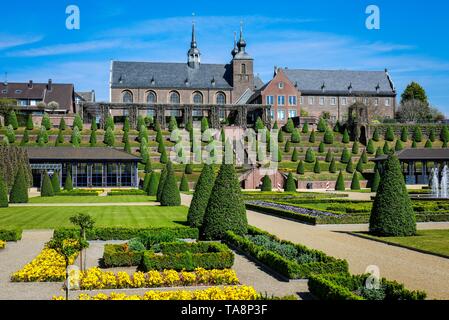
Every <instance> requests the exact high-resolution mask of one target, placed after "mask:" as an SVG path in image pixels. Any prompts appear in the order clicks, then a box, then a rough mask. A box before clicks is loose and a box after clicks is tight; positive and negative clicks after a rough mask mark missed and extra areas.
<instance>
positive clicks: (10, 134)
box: [5, 125, 16, 144]
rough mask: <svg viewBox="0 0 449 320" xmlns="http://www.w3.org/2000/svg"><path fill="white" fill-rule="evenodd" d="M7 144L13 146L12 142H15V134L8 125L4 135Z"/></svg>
mask: <svg viewBox="0 0 449 320" xmlns="http://www.w3.org/2000/svg"><path fill="white" fill-rule="evenodd" d="M5 136H6V138H7V140H8V143H10V144H13V143H14V142H16V133H15V132H14V128H13V126H12V125H8V127H6V134H5Z"/></svg>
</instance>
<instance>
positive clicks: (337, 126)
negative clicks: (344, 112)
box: [334, 120, 340, 132]
mask: <svg viewBox="0 0 449 320" xmlns="http://www.w3.org/2000/svg"><path fill="white" fill-rule="evenodd" d="M334 132H340V121H338V120H337V122H336V123H335V126H334Z"/></svg>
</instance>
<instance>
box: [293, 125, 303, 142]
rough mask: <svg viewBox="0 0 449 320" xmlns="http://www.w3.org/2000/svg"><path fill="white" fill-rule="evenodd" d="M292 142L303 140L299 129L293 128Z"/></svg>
mask: <svg viewBox="0 0 449 320" xmlns="http://www.w3.org/2000/svg"><path fill="white" fill-rule="evenodd" d="M291 140H292V143H299V142H301V135H300V134H299V130H298V129H296V128H295V129H293V131H292V136H291Z"/></svg>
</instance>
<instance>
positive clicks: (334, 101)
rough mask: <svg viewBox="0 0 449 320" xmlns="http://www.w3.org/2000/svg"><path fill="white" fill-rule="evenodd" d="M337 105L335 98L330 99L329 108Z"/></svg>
mask: <svg viewBox="0 0 449 320" xmlns="http://www.w3.org/2000/svg"><path fill="white" fill-rule="evenodd" d="M336 105H337V98H335V97H332V98H331V106H336Z"/></svg>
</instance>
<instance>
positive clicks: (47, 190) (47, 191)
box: [41, 172, 55, 197]
mask: <svg viewBox="0 0 449 320" xmlns="http://www.w3.org/2000/svg"><path fill="white" fill-rule="evenodd" d="M43 176H44V178H43V180H42V187H41V197H53V196H54V195H55V192H54V191H53V186H52V184H51V180H50V177H49V176H48V173H47V172H45V173H44V174H43Z"/></svg>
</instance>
